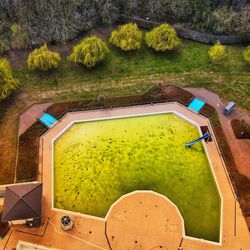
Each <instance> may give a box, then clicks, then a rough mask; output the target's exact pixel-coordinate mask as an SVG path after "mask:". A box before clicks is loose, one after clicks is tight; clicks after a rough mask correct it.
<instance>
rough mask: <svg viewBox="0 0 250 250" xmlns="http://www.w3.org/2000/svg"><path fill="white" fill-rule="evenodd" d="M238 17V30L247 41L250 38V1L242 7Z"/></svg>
mask: <svg viewBox="0 0 250 250" xmlns="http://www.w3.org/2000/svg"><path fill="white" fill-rule="evenodd" d="M238 14H239V17H238V19H237V31H238V32H239V33H240V34H241V36H242V38H243V39H245V40H246V41H247V40H249V39H250V3H249V4H247V5H245V6H243V7H241V9H240V11H239V13H238Z"/></svg>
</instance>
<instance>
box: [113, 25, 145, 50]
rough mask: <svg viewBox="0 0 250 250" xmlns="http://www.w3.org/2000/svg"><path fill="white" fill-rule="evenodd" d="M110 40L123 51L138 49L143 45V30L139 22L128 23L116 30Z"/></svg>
mask: <svg viewBox="0 0 250 250" xmlns="http://www.w3.org/2000/svg"><path fill="white" fill-rule="evenodd" d="M109 41H110V43H112V44H113V45H115V46H116V47H119V48H120V49H122V50H123V51H131V50H137V49H139V48H140V47H141V41H142V32H141V31H140V30H139V28H138V26H137V24H135V23H128V24H125V25H121V26H120V27H119V28H118V29H117V30H114V31H113V32H112V34H111V38H110V40H109Z"/></svg>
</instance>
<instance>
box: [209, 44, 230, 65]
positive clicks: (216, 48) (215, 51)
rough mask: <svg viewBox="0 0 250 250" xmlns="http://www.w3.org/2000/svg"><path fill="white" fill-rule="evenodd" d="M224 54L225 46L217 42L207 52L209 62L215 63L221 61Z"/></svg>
mask: <svg viewBox="0 0 250 250" xmlns="http://www.w3.org/2000/svg"><path fill="white" fill-rule="evenodd" d="M225 53H226V48H225V46H223V45H221V44H220V42H219V41H218V42H217V43H216V44H215V45H213V46H212V47H211V48H210V50H209V52H208V54H209V56H210V58H211V60H212V61H213V62H215V63H216V62H219V61H220V60H222V59H223V57H224V56H225Z"/></svg>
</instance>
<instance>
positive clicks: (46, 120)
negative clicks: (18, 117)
mask: <svg viewBox="0 0 250 250" xmlns="http://www.w3.org/2000/svg"><path fill="white" fill-rule="evenodd" d="M39 121H40V122H41V123H42V124H44V125H45V126H46V127H48V128H50V127H51V126H52V125H53V124H54V123H56V122H57V119H56V118H55V117H53V116H52V115H50V114H48V113H44V114H43V115H42V116H41V117H40V118H39Z"/></svg>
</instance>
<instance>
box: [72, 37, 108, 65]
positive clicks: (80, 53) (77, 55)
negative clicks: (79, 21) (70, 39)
mask: <svg viewBox="0 0 250 250" xmlns="http://www.w3.org/2000/svg"><path fill="white" fill-rule="evenodd" d="M108 53H109V49H108V47H107V45H106V44H105V42H103V41H102V40H101V39H99V38H97V37H96V36H91V37H88V38H85V39H84V40H83V41H81V42H80V43H79V44H77V45H76V46H74V48H73V51H72V53H71V54H70V56H69V58H68V59H69V61H71V62H75V63H82V64H83V65H84V66H86V67H88V68H92V67H94V66H96V64H98V63H99V62H101V61H103V60H104V59H105V57H106V55H107V54H108Z"/></svg>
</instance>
